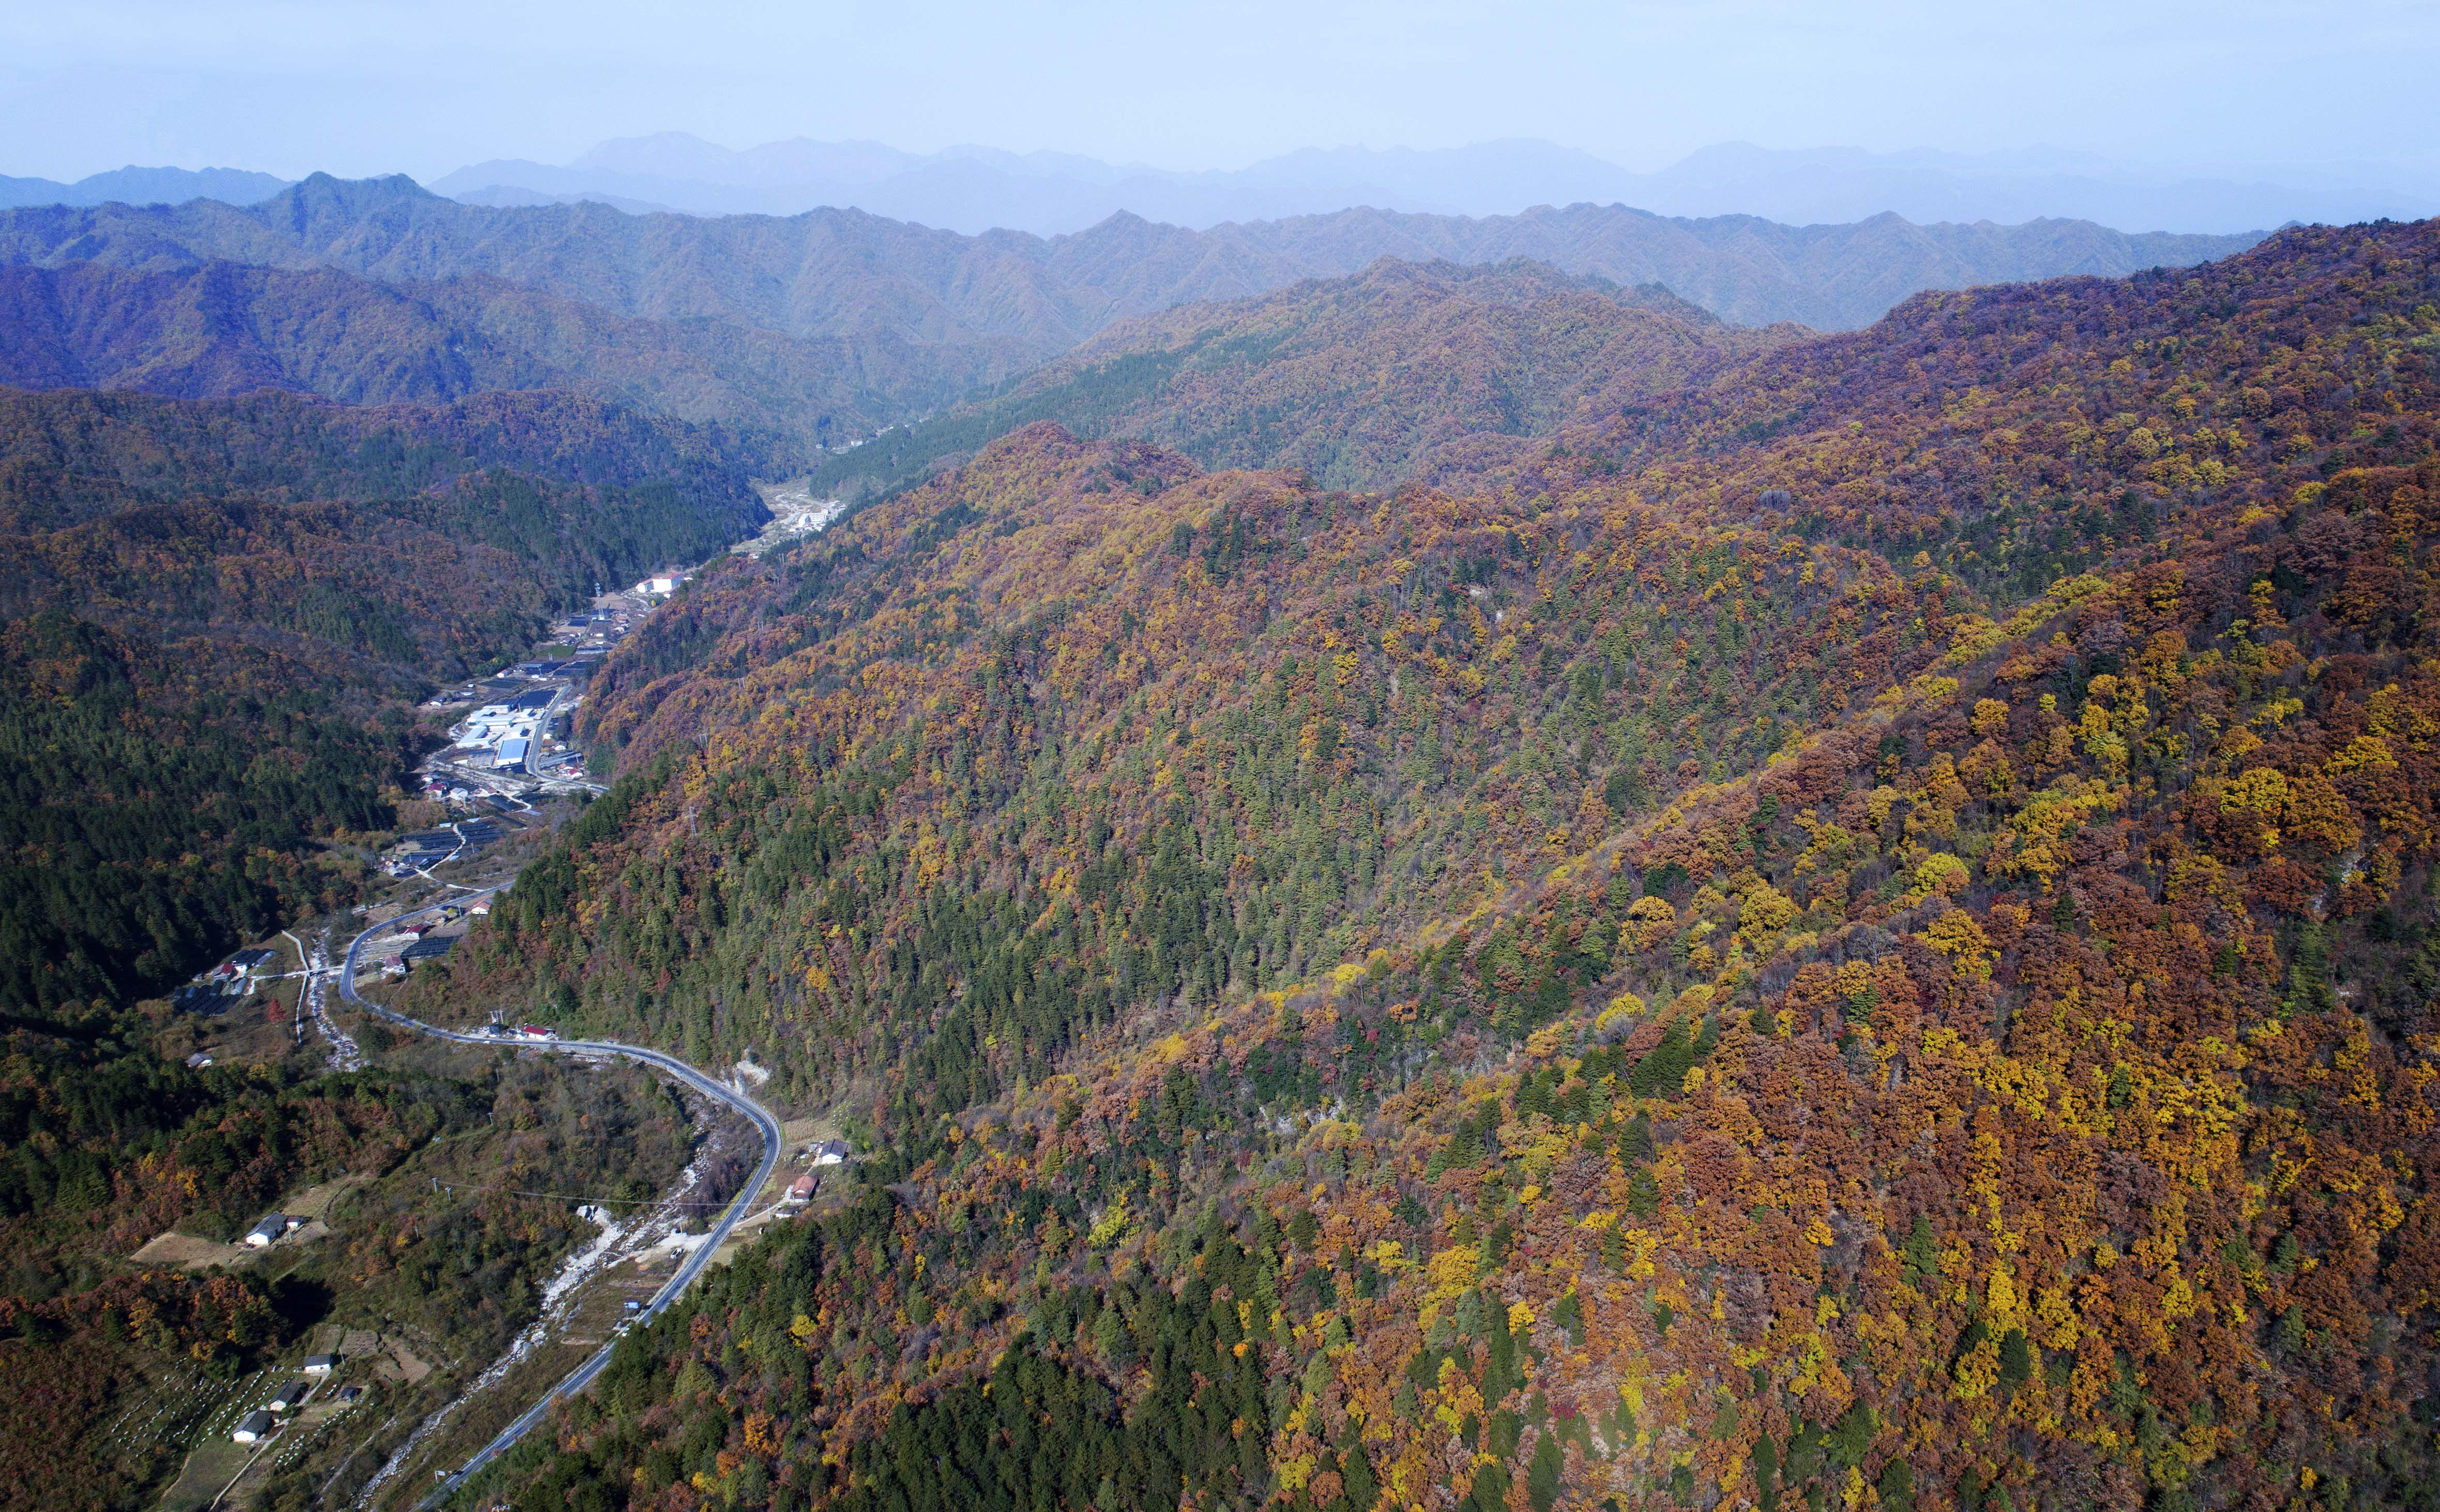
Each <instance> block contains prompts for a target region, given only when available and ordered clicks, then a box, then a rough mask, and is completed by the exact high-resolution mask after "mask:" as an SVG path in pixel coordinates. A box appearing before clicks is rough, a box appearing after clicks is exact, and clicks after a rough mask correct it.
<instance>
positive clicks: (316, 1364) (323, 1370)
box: [305, 1355, 339, 1376]
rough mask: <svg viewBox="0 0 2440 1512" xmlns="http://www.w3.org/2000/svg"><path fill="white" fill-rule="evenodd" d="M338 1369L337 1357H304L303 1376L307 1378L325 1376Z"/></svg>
mask: <svg viewBox="0 0 2440 1512" xmlns="http://www.w3.org/2000/svg"><path fill="white" fill-rule="evenodd" d="M338 1368H339V1357H338V1356H336V1355H307V1356H306V1357H305V1374H307V1375H309V1376H327V1375H329V1374H330V1373H331V1372H332V1371H334V1370H336V1369H338Z"/></svg>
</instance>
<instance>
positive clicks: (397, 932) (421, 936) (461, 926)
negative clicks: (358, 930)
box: [368, 898, 492, 976]
mask: <svg viewBox="0 0 2440 1512" xmlns="http://www.w3.org/2000/svg"><path fill="white" fill-rule="evenodd" d="M491 911H492V900H491V899H490V898H475V900H474V901H473V902H470V903H468V904H466V905H465V906H464V907H463V908H460V907H458V906H457V905H456V904H452V905H450V906H449V907H447V908H444V909H442V910H440V912H439V913H438V914H420V915H418V916H415V917H413V918H410V919H408V920H407V921H406V922H405V923H404V924H401V925H399V926H398V927H397V928H396V929H394V930H392V931H390V932H389V933H388V934H385V935H383V936H381V937H380V938H379V939H376V940H374V941H373V942H372V943H371V944H370V945H369V946H368V951H369V952H371V954H372V957H373V959H374V960H376V961H379V962H380V963H381V969H382V974H383V975H385V976H404V975H405V974H406V973H407V972H408V971H409V970H410V969H413V968H414V966H415V963H416V962H418V961H432V960H438V959H440V957H441V956H444V955H446V954H448V953H449V952H451V951H452V950H454V949H456V948H457V942H458V941H459V940H461V939H463V938H465V936H466V930H465V925H466V923H467V922H468V921H471V920H472V919H473V918H475V916H478V915H482V914H488V913H490V912H491Z"/></svg>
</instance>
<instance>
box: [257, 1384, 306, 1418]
mask: <svg viewBox="0 0 2440 1512" xmlns="http://www.w3.org/2000/svg"><path fill="white" fill-rule="evenodd" d="M313 1389H314V1388H312V1387H311V1386H308V1385H307V1384H306V1383H305V1382H303V1381H301V1380H292V1381H290V1382H289V1383H288V1384H287V1385H285V1386H282V1387H280V1388H279V1389H278V1391H276V1392H273V1393H272V1394H271V1400H269V1401H267V1402H265V1403H263V1405H264V1406H265V1407H268V1408H270V1409H271V1410H272V1411H273V1412H275V1413H285V1412H289V1411H292V1410H293V1409H295V1408H296V1407H297V1406H299V1405H301V1404H302V1403H303V1402H304V1400H305V1394H306V1393H307V1392H309V1391H311V1390H313Z"/></svg>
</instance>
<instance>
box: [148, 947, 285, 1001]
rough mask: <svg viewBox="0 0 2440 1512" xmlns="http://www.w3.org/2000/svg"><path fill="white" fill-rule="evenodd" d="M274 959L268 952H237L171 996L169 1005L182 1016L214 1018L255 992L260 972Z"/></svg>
mask: <svg viewBox="0 0 2440 1512" xmlns="http://www.w3.org/2000/svg"><path fill="white" fill-rule="evenodd" d="M276 958H277V957H276V952H272V951H268V950H260V949H258V950H250V951H240V952H237V953H236V954H235V955H232V956H230V957H229V958H228V959H227V960H225V961H223V962H222V963H221V964H220V965H218V966H216V967H213V968H212V969H210V970H209V971H206V972H205V973H204V974H203V975H202V976H199V977H197V978H195V980H193V981H192V982H189V983H188V984H187V985H186V986H185V987H180V988H179V989H178V990H177V991H175V992H172V993H170V1005H171V1006H173V1007H175V1008H177V1009H178V1011H179V1012H181V1013H200V1014H203V1015H205V1016H206V1017H212V1018H217V1017H218V1016H219V1015H221V1014H224V1013H226V1012H227V1011H228V1010H229V1008H230V1006H231V1005H233V1004H235V1003H236V1002H237V1001H238V1000H239V999H240V998H243V997H247V996H250V995H251V994H252V993H253V992H254V989H255V988H256V987H259V986H260V984H261V981H262V973H263V969H264V968H266V967H268V966H270V965H271V964H272V963H273V961H274V960H275V959H276Z"/></svg>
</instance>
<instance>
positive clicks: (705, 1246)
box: [339, 887, 781, 1507]
mask: <svg viewBox="0 0 2440 1512" xmlns="http://www.w3.org/2000/svg"><path fill="white" fill-rule="evenodd" d="M500 891H502V889H501V888H497V887H493V888H485V889H483V890H481V891H478V892H469V893H467V894H465V895H464V896H461V897H457V898H446V899H443V900H442V901H440V902H437V903H428V904H426V905H425V906H423V907H422V908H417V909H410V910H408V911H407V912H405V913H404V914H401V915H399V916H397V917H395V918H391V919H387V920H385V921H384V922H382V923H379V924H376V925H374V926H372V927H371V928H370V929H368V930H366V931H365V932H364V933H363V934H359V935H357V936H356V937H355V938H354V939H352V940H350V941H349V942H348V953H347V956H346V958H345V960H344V961H343V962H342V964H341V965H340V968H339V996H341V997H343V998H345V999H347V1000H348V1001H349V1002H350V1003H351V1004H353V1005H356V1006H357V1007H358V1008H360V1009H362V1010H363V1011H364V1012H366V1013H368V1014H371V1015H372V1016H373V1017H374V1018H377V1019H382V1020H385V1021H386V1022H388V1023H394V1024H397V1025H399V1026H400V1027H401V1028H405V1029H412V1030H414V1031H415V1032H416V1033H418V1034H427V1035H430V1036H432V1037H433V1038H435V1039H437V1040H448V1041H455V1042H456V1043H458V1044H475V1045H497V1044H501V1043H504V1042H507V1041H499V1040H493V1039H488V1038H486V1037H484V1036H482V1035H476V1034H459V1033H458V1032H457V1030H455V1029H444V1028H442V1027H440V1025H439V1024H437V1023H424V1022H423V1021H422V1019H411V1018H409V1017H407V1016H406V1015H405V1014H404V1013H396V1012H393V1011H391V1010H390V1009H388V1008H385V1007H383V1006H382V1005H379V1004H377V1003H369V1002H367V1001H366V1000H365V999H363V998H361V997H359V996H357V995H356V962H357V958H358V957H359V956H360V955H361V954H362V953H363V952H364V948H365V941H367V940H368V939H371V938H372V937H373V936H374V935H375V934H380V933H382V932H383V931H385V930H388V929H391V928H393V927H395V926H396V925H397V924H399V923H400V922H402V921H403V920H405V919H409V918H413V917H415V916H417V915H419V914H435V913H439V912H440V910H441V909H443V908H448V907H452V906H457V905H462V904H465V903H468V902H471V901H473V900H474V899H475V898H488V897H490V896H491V895H492V894H493V893H496V892H500ZM514 1042H515V1043H516V1045H517V1047H518V1048H519V1049H525V1050H547V1051H553V1052H556V1053H559V1054H562V1055H582V1054H589V1055H612V1056H623V1057H625V1058H627V1059H629V1060H636V1061H640V1062H642V1063H643V1064H645V1065H648V1066H651V1067H653V1068H654V1069H655V1070H657V1071H662V1072H666V1073H668V1074H669V1075H670V1076H674V1077H676V1078H677V1079H678V1080H680V1081H683V1082H685V1083H686V1084H687V1085H688V1086H690V1087H692V1088H693V1089H694V1090H695V1091H697V1092H699V1093H701V1094H704V1095H705V1096H707V1097H711V1098H715V1099H717V1100H719V1101H721V1102H724V1103H727V1105H728V1106H729V1107H731V1108H734V1109H735V1110H737V1111H738V1112H740V1113H743V1114H745V1117H746V1118H747V1119H748V1120H749V1121H751V1122H752V1123H753V1125H754V1127H755V1128H756V1129H757V1130H760V1131H761V1132H762V1135H763V1162H762V1164H761V1165H757V1166H756V1167H755V1168H754V1175H753V1178H752V1179H751V1180H750V1181H748V1182H747V1183H745V1185H744V1186H742V1187H740V1188H739V1189H738V1193H737V1196H736V1198H735V1199H734V1200H733V1201H730V1202H729V1204H728V1205H727V1207H725V1208H723V1209H722V1210H721V1213H720V1218H719V1219H718V1220H717V1221H716V1222H714V1223H713V1224H712V1226H711V1230H710V1232H709V1234H707V1235H706V1236H704V1241H703V1243H702V1244H700V1245H698V1246H697V1247H696V1248H695V1250H694V1253H693V1254H690V1255H688V1256H687V1258H686V1262H685V1263H684V1264H683V1265H680V1266H679V1267H678V1269H677V1273H676V1274H674V1275H673V1276H671V1277H670V1279H669V1280H668V1282H667V1283H666V1284H664V1285H663V1286H662V1288H661V1290H658V1291H656V1292H655V1293H653V1300H652V1301H651V1302H649V1303H647V1304H645V1307H644V1311H643V1317H644V1318H645V1319H646V1320H650V1319H653V1318H655V1317H658V1316H659V1315H660V1313H661V1312H662V1310H663V1309H665V1308H666V1307H669V1305H670V1304H671V1303H673V1302H674V1301H676V1300H677V1299H678V1297H679V1296H680V1294H682V1293H683V1292H684V1291H685V1290H686V1289H687V1288H688V1287H690V1286H691V1285H692V1284H693V1283H694V1278H695V1277H696V1276H699V1275H701V1274H702V1273H703V1271H704V1268H705V1267H706V1266H708V1265H709V1264H710V1263H711V1256H712V1252H714V1251H715V1250H718V1249H719V1248H720V1245H721V1241H722V1240H724V1239H726V1238H727V1237H728V1231H729V1230H730V1229H732V1228H734V1227H735V1226H736V1224H737V1220H738V1219H739V1218H743V1217H745V1209H746V1208H747V1207H748V1206H749V1205H751V1203H752V1202H753V1201H754V1196H755V1194H756V1193H758V1192H760V1191H762V1190H763V1184H764V1183H767V1182H768V1181H770V1179H771V1173H772V1171H773V1170H775V1169H777V1168H778V1166H779V1164H780V1144H781V1138H780V1120H778V1119H777V1118H774V1117H773V1116H772V1115H771V1112H770V1110H769V1109H766V1108H764V1107H763V1105H762V1104H761V1103H758V1102H756V1101H755V1100H754V1099H753V1098H751V1097H748V1096H747V1095H745V1093H743V1092H740V1091H739V1090H738V1089H736V1088H734V1087H731V1086H729V1085H727V1083H725V1082H721V1081H717V1080H715V1079H713V1078H712V1077H710V1076H706V1075H705V1074H704V1073H702V1072H700V1071H698V1070H696V1069H695V1068H694V1067H692V1066H691V1065H688V1064H687V1063H686V1062H685V1061H683V1060H680V1059H678V1058H676V1057H675V1056H673V1055H670V1054H668V1053H666V1052H664V1051H659V1050H654V1049H650V1048H647V1047H646V1046H643V1045H633V1044H621V1043H619V1041H616V1040H539V1041H514ZM617 1342H618V1341H617V1339H616V1338H615V1337H614V1338H613V1339H611V1340H610V1341H609V1342H607V1343H603V1344H602V1346H601V1348H600V1349H598V1350H596V1351H594V1353H593V1355H592V1357H591V1358H590V1359H588V1360H586V1361H584V1363H583V1364H581V1365H579V1366H577V1367H576V1369H575V1370H574V1371H572V1372H570V1373H569V1375H568V1377H567V1379H565V1380H563V1381H561V1382H560V1383H559V1384H558V1385H557V1386H555V1387H553V1388H551V1390H550V1391H548V1392H547V1393H546V1394H544V1396H543V1398H542V1400H540V1401H538V1402H536V1403H534V1404H533V1405H532V1406H531V1407H529V1408H527V1409H526V1411H525V1412H524V1414H521V1415H520V1416H519V1417H518V1418H517V1420H516V1421H515V1422H513V1423H511V1424H510V1425H509V1426H508V1427H506V1428H504V1429H502V1430H500V1432H499V1435H498V1436H497V1437H495V1438H493V1440H492V1441H491V1442H490V1443H489V1444H486V1445H484V1446H483V1448H482V1449H481V1450H480V1451H478V1452H477V1453H476V1454H475V1457H474V1458H472V1459H470V1460H468V1461H467V1462H466V1463H465V1464H463V1465H461V1466H459V1467H458V1468H457V1469H456V1470H454V1471H452V1472H450V1474H449V1475H448V1477H447V1478H446V1479H444V1480H443V1481H442V1482H441V1484H440V1488H439V1489H437V1490H435V1491H434V1492H433V1493H432V1495H430V1496H429V1497H426V1498H425V1499H424V1500H423V1502H422V1506H424V1507H432V1506H438V1505H440V1503H443V1502H445V1501H447V1500H448V1499H449V1498H450V1497H451V1496H452V1495H454V1494H455V1493H456V1491H457V1487H459V1486H460V1485H464V1484H465V1483H466V1480H467V1478H468V1477H470V1476H472V1475H473V1474H474V1473H475V1471H477V1470H479V1469H481V1468H483V1467H484V1466H486V1465H488V1464H490V1463H491V1462H492V1460H493V1458H494V1457H495V1456H497V1455H499V1454H500V1453H501V1452H503V1451H504V1450H507V1449H508V1448H509V1446H510V1445H511V1444H514V1443H515V1442H516V1441H517V1440H518V1439H521V1438H523V1437H525V1435H526V1433H527V1432H528V1431H529V1430H530V1429H531V1428H532V1427H533V1426H534V1425H535V1424H536V1423H539V1422H541V1421H542V1420H543V1417H544V1416H545V1414H548V1413H549V1411H550V1409H551V1407H552V1405H553V1404H554V1403H556V1402H559V1401H562V1400H565V1398H567V1397H569V1396H574V1395H575V1394H577V1393H578V1392H581V1391H583V1389H584V1388H585V1387H587V1386H589V1385H591V1384H592V1383H593V1378H594V1377H596V1376H599V1375H600V1374H601V1370H602V1367H603V1366H605V1365H607V1364H609V1363H610V1351H611V1349H612V1347H613V1346H614V1345H615V1344H616V1343H617Z"/></svg>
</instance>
